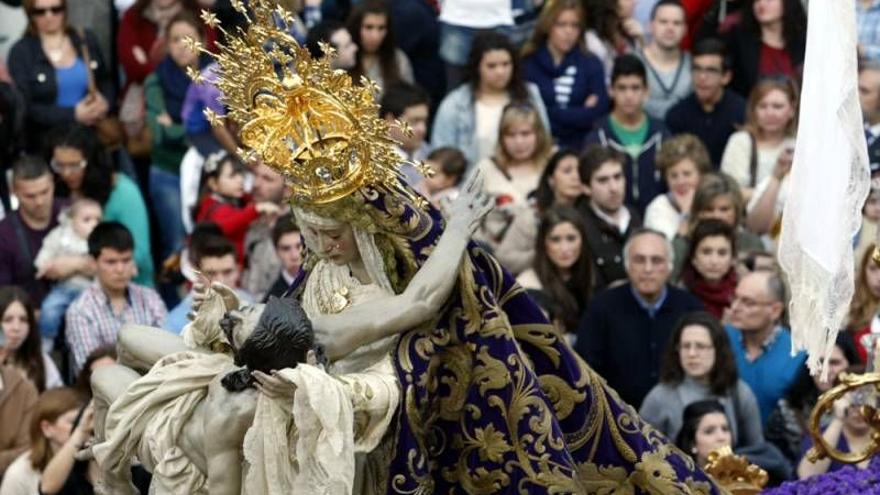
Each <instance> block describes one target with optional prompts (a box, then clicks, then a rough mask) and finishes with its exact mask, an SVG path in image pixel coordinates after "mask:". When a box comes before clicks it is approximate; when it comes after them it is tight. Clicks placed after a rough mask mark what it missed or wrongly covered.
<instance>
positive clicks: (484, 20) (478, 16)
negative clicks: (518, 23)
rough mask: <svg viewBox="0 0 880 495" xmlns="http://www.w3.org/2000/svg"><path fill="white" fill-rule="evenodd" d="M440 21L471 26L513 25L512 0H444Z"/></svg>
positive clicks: (441, 3) (441, 4)
mask: <svg viewBox="0 0 880 495" xmlns="http://www.w3.org/2000/svg"><path fill="white" fill-rule="evenodd" d="M440 22H445V23H446V24H452V25H454V26H463V27H469V28H493V27H497V26H512V25H513V10H512V6H511V2H510V0H442V1H441V2H440Z"/></svg>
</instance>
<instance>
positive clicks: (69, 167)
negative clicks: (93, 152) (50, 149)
mask: <svg viewBox="0 0 880 495" xmlns="http://www.w3.org/2000/svg"><path fill="white" fill-rule="evenodd" d="M86 165H88V162H87V161H86V160H80V161H78V162H68V163H65V162H59V161H58V160H55V159H54V158H53V159H52V160H51V161H50V162H49V166H50V167H52V170H54V171H55V173H57V174H64V173H67V172H78V171H80V170H82V169H84V168H86Z"/></svg>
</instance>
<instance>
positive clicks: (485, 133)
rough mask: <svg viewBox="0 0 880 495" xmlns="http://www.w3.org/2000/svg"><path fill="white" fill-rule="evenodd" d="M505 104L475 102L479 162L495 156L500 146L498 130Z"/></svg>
mask: <svg viewBox="0 0 880 495" xmlns="http://www.w3.org/2000/svg"><path fill="white" fill-rule="evenodd" d="M502 113H504V104H503V103H502V104H500V105H492V104H487V103H484V102H481V101H480V100H475V101H474V120H476V123H475V124H476V125H475V128H476V131H477V136H476V138H477V139H476V141H477V162H480V161H481V160H483V159H486V158H489V157H491V156H492V155H494V154H495V145H497V144H498V128H499V127H500V126H501V114H502Z"/></svg>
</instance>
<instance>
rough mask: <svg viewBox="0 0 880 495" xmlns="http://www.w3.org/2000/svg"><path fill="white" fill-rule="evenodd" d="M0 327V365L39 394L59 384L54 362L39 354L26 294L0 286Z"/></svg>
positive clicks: (33, 319) (59, 374) (37, 333)
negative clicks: (13, 369)
mask: <svg viewBox="0 0 880 495" xmlns="http://www.w3.org/2000/svg"><path fill="white" fill-rule="evenodd" d="M0 327H2V329H3V337H4V342H3V347H0V364H5V365H10V366H14V367H16V368H18V369H20V370H21V371H23V372H24V374H25V375H26V376H27V377H28V379H30V381H31V382H32V383H33V384H34V386H35V387H36V388H37V390H38V391H40V392H43V391H44V390H47V389H50V388H55V387H60V386H62V385H63V383H62V381H61V373H59V372H58V368H57V367H56V366H55V363H54V362H53V361H52V359H51V358H50V357H49V356H48V355H47V354H46V353H44V352H43V342H42V339H40V330H39V328H38V327H37V320H36V318H35V316H34V307H33V305H32V304H31V300H30V297H28V295H27V292H25V291H24V290H22V289H20V288H18V287H15V286H6V287H0Z"/></svg>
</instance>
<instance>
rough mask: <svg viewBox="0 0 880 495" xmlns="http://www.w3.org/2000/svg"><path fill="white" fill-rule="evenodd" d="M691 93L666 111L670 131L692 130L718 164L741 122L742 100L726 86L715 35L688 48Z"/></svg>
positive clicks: (720, 48) (723, 59)
mask: <svg viewBox="0 0 880 495" xmlns="http://www.w3.org/2000/svg"><path fill="white" fill-rule="evenodd" d="M691 60H692V61H691V78H692V82H693V88H694V91H693V93H691V94H690V96H688V97H687V98H685V99H684V100H681V101H680V102H678V103H676V104H675V105H674V106H673V107H672V108H670V109H669V111H668V112H667V113H666V125H667V126H668V127H669V131H670V132H672V134H681V133H684V132H687V133H690V134H694V135H696V136H697V137H698V138H700V141H702V142H703V144H704V145H706V148H707V149H708V150H709V156H710V157H712V163H713V164H714V165H715V167H716V168H718V166H719V164H720V163H721V156H722V155H723V154H724V147H725V146H726V145H727V139H728V138H729V137H730V135H731V134H733V133H734V132H735V131H736V130H737V128H738V127H739V126H740V125H742V123H743V121H744V120H745V115H746V102H745V100H744V99H743V98H742V97H741V96H739V95H738V94H736V93H734V92H733V91H730V90H728V89H727V84H728V83H729V82H730V77H731V72H730V65H729V61H728V59H727V57H726V55H725V50H724V44H723V43H722V42H721V41H720V40H717V39H713V38H707V39H704V40H701V41H700V42H698V43H697V44H696V45H694V49H693V51H692V52H691Z"/></svg>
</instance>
